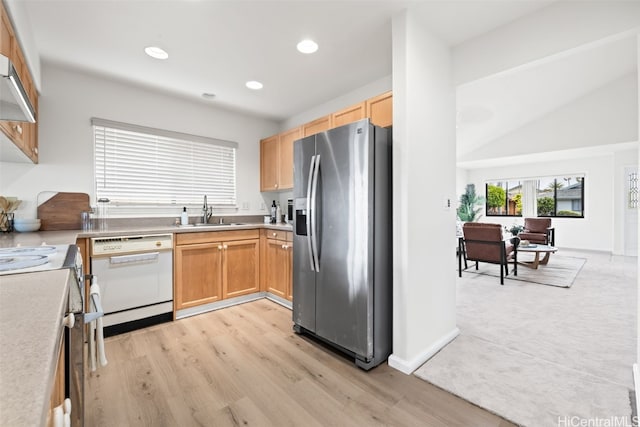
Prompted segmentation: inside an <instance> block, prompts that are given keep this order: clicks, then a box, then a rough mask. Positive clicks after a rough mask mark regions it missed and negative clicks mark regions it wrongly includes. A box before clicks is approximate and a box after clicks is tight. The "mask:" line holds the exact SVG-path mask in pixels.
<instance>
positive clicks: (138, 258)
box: [109, 252, 160, 264]
mask: <svg viewBox="0 0 640 427" xmlns="http://www.w3.org/2000/svg"><path fill="white" fill-rule="evenodd" d="M159 256H160V252H145V253H143V254H133V255H118V256H112V257H109V263H111V264H126V263H132V262H142V261H155V260H157V259H158V257H159Z"/></svg>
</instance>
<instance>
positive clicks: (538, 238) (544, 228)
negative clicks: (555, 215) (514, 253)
mask: <svg viewBox="0 0 640 427" xmlns="http://www.w3.org/2000/svg"><path fill="white" fill-rule="evenodd" d="M555 231H556V230H555V228H553V227H551V218H525V219H524V230H523V231H521V232H520V234H518V237H519V238H520V239H522V240H528V241H529V242H531V243H537V244H540V245H549V246H554V245H555V240H556V232H555Z"/></svg>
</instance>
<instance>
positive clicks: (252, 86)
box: [245, 80, 262, 90]
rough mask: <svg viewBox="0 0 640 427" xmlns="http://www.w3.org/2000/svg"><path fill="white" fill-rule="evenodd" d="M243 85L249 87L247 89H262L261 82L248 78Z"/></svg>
mask: <svg viewBox="0 0 640 427" xmlns="http://www.w3.org/2000/svg"><path fill="white" fill-rule="evenodd" d="M245 85H246V86H247V87H248V88H249V89H253V90H260V89H262V83H260V82H257V81H255V80H250V81H248V82H247V83H245Z"/></svg>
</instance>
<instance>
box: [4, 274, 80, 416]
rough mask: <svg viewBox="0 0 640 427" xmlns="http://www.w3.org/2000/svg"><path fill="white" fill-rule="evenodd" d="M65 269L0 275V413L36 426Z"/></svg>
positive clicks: (57, 335) (62, 302)
mask: <svg viewBox="0 0 640 427" xmlns="http://www.w3.org/2000/svg"><path fill="white" fill-rule="evenodd" d="M68 274H69V270H68V269H67V270H55V271H46V272H38V273H24V274H12V275H7V276H0V414H2V422H1V423H0V424H2V425H7V426H29V427H32V426H41V425H45V420H46V417H47V413H48V410H49V400H50V398H51V388H52V386H53V381H54V376H55V370H56V362H57V357H58V351H59V349H60V345H61V342H62V341H61V337H62V327H63V326H62V319H63V316H64V312H65V309H66V306H67V295H68V293H69V287H68V284H67V277H68Z"/></svg>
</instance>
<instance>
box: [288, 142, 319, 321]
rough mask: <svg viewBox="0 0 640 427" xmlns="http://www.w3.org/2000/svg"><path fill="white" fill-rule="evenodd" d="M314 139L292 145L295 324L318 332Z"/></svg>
mask: <svg viewBox="0 0 640 427" xmlns="http://www.w3.org/2000/svg"><path fill="white" fill-rule="evenodd" d="M315 147H316V145H315V136H310V137H307V138H304V139H301V140H298V141H295V142H294V144H293V157H294V175H293V197H294V199H293V322H294V323H295V324H296V325H299V326H302V327H303V328H306V329H308V330H309V331H312V332H315V330H316V274H315V272H314V269H313V265H312V263H313V262H312V259H313V258H312V253H311V234H310V233H309V230H308V224H309V221H310V216H309V213H310V212H309V211H308V207H309V203H310V201H311V200H310V198H309V197H308V194H307V193H308V192H309V191H310V187H309V184H310V183H311V181H310V175H311V174H312V172H313V168H312V166H313V162H314V160H315Z"/></svg>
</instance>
